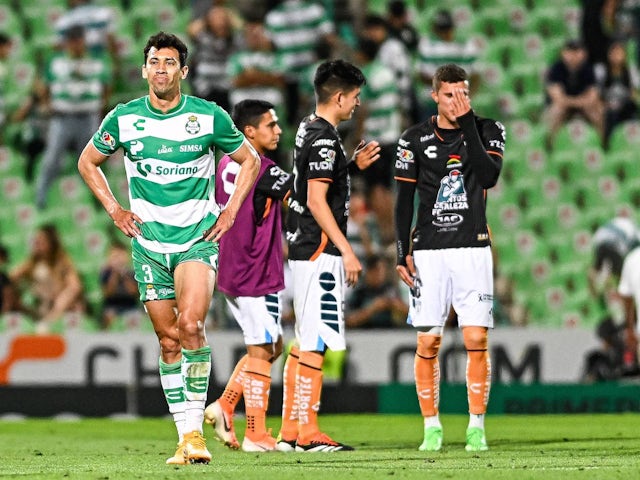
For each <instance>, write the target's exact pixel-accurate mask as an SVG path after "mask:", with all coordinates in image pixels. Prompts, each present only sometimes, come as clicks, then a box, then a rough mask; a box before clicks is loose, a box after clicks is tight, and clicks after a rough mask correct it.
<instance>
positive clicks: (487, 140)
mask: <svg viewBox="0 0 640 480" xmlns="http://www.w3.org/2000/svg"><path fill="white" fill-rule="evenodd" d="M432 97H433V99H434V101H435V102H436V104H437V106H438V113H437V115H434V116H433V117H431V118H429V119H427V120H426V121H424V122H422V123H419V124H417V125H414V126H412V127H410V128H409V129H407V130H406V131H405V132H404V133H403V134H402V136H401V138H400V140H399V141H398V157H397V160H396V168H395V179H396V183H397V193H396V207H395V214H396V235H397V267H396V269H397V271H398V274H399V275H400V278H401V279H402V281H404V282H405V283H406V284H407V285H408V286H409V287H410V288H411V304H410V308H409V318H408V323H409V324H411V325H413V326H414V327H415V328H416V330H417V349H416V356H415V363H414V368H415V381H416V390H417V394H418V402H419V404H420V410H421V412H422V415H423V417H424V441H423V443H422V444H421V445H420V447H419V449H420V450H422V451H437V450H440V449H441V447H442V439H443V430H442V425H441V423H440V420H439V416H438V401H439V384H440V368H439V363H438V352H439V350H440V344H441V340H442V333H443V327H444V325H445V322H446V320H447V318H448V316H449V312H450V310H451V309H452V308H453V309H454V310H455V312H456V313H457V316H458V324H459V326H460V327H461V329H462V335H463V338H464V345H465V348H466V350H467V397H468V402H469V414H470V419H469V426H468V428H467V434H466V447H465V448H466V450H467V451H482V450H487V448H488V447H487V442H486V438H485V432H484V415H485V413H486V409H487V402H488V399H489V387H490V384H491V363H490V359H489V353H488V342H487V339H488V329H489V328H492V327H493V315H492V311H493V265H492V257H491V247H490V245H491V242H490V238H489V229H488V226H487V219H486V213H485V212H486V193H487V189H489V188H491V187H493V186H494V185H495V184H496V182H497V180H498V175H499V173H500V169H501V167H502V155H503V151H504V144H505V131H504V127H503V126H502V124H500V123H499V122H496V121H494V120H490V119H486V118H480V117H477V116H476V115H475V114H474V112H473V110H472V109H471V103H470V100H469V86H468V82H467V74H466V72H465V71H464V70H463V69H462V68H460V67H458V66H457V65H453V64H448V65H443V66H442V67H440V68H438V70H437V71H436V73H435V76H434V78H433V92H432ZM416 190H417V191H418V199H419V206H418V214H417V219H416V225H415V228H414V229H413V234H412V233H411V232H412V219H413V212H414V194H415V192H416ZM410 246H411V249H410Z"/></svg>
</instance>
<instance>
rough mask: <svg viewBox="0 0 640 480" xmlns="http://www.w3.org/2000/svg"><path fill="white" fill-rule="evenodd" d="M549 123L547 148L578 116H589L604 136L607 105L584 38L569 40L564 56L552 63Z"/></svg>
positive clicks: (547, 84)
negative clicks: (572, 118)
mask: <svg viewBox="0 0 640 480" xmlns="http://www.w3.org/2000/svg"><path fill="white" fill-rule="evenodd" d="M545 90H546V95H547V98H546V111H545V122H546V125H547V136H546V141H545V146H546V148H547V150H551V149H552V148H553V147H554V141H555V136H556V134H557V132H558V130H559V129H560V127H561V126H562V125H563V123H564V122H566V121H567V120H568V119H570V118H571V117H573V116H574V115H578V116H581V117H583V118H585V119H586V120H587V121H588V122H589V123H591V124H592V125H593V127H594V128H595V129H596V131H597V133H598V135H599V136H600V138H601V139H603V138H604V105H603V102H602V99H601V98H600V93H599V90H598V85H597V82H596V76H595V71H594V68H593V65H592V64H591V63H589V61H588V60H587V51H586V49H585V48H584V45H583V44H582V42H581V41H579V40H577V39H570V40H567V41H566V42H565V44H564V45H563V47H562V50H561V52H560V58H559V59H558V60H557V61H556V62H555V63H554V64H552V65H551V67H550V68H549V70H548V71H547V74H546V77H545Z"/></svg>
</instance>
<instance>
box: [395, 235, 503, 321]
mask: <svg viewBox="0 0 640 480" xmlns="http://www.w3.org/2000/svg"><path fill="white" fill-rule="evenodd" d="M413 262H414V264H415V266H416V275H417V278H416V287H414V288H412V289H411V302H410V305H409V318H408V319H407V323H409V324H410V325H413V326H414V327H440V326H444V324H445V321H446V320H447V317H448V316H449V309H450V307H451V306H452V305H453V308H454V309H455V311H456V313H457V314H458V325H459V326H460V327H466V326H480V327H488V328H493V259H492V257H491V247H479V248H446V249H442V250H416V251H414V252H413Z"/></svg>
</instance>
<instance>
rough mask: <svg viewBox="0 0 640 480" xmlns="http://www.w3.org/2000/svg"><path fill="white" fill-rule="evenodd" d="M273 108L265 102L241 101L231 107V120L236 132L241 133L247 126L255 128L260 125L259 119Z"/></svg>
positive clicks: (269, 103)
mask: <svg viewBox="0 0 640 480" xmlns="http://www.w3.org/2000/svg"><path fill="white" fill-rule="evenodd" d="M274 108H275V107H274V106H273V104H272V103H271V102H267V101H266V100H253V99H247V100H242V101H241V102H238V103H236V104H235V106H234V107H233V112H232V113H231V118H232V119H233V123H235V124H236V127H237V128H238V130H240V131H243V130H244V128H245V127H247V126H249V125H251V126H252V127H257V126H258V124H259V123H260V117H262V115H264V114H265V113H267V112H268V111H269V110H271V109H274Z"/></svg>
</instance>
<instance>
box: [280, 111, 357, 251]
mask: <svg viewBox="0 0 640 480" xmlns="http://www.w3.org/2000/svg"><path fill="white" fill-rule="evenodd" d="M293 175H294V182H293V190H292V192H291V196H290V197H289V214H288V217H287V240H288V242H289V259H291V260H314V259H315V258H316V257H317V256H318V255H320V254H321V253H327V254H329V255H338V256H339V255H340V251H339V250H338V249H337V247H336V246H335V245H334V244H333V243H332V242H331V240H329V237H328V236H327V234H326V233H324V232H323V231H322V229H321V228H320V226H319V225H318V222H316V220H315V218H314V217H313V215H312V214H311V212H310V211H309V209H308V208H307V190H308V188H307V185H308V182H318V181H319V182H327V183H329V190H328V191H327V203H328V204H329V208H331V211H332V212H333V216H334V218H335V220H336V223H337V224H338V226H339V227H340V230H341V231H342V233H343V234H344V235H345V236H346V234H347V216H348V215H349V209H348V204H349V188H350V178H349V172H348V160H347V156H346V154H345V151H344V147H343V146H342V140H341V139H340V135H339V133H338V131H337V130H336V128H335V127H334V126H333V125H331V124H330V123H329V122H327V121H326V120H325V119H323V118H321V117H318V116H316V115H310V116H308V117H306V118H304V119H303V120H302V122H301V123H300V126H299V127H298V131H297V133H296V144H295V149H294V154H293Z"/></svg>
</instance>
